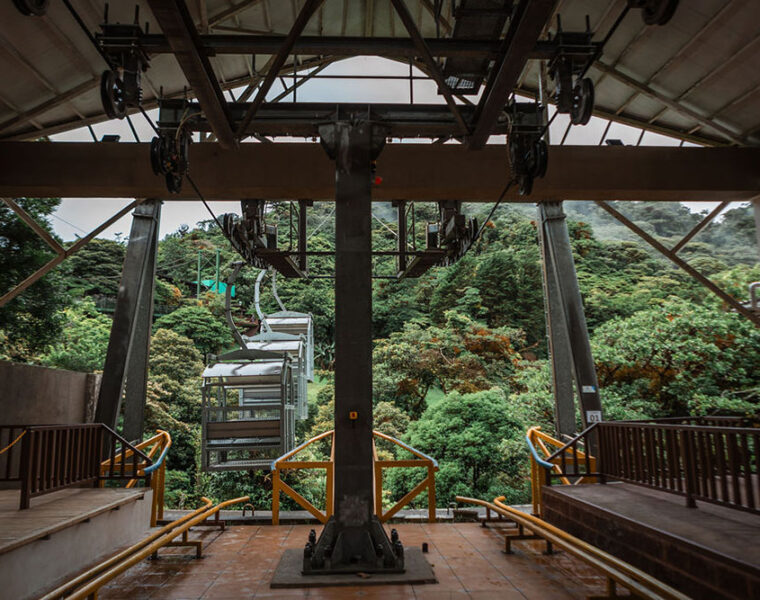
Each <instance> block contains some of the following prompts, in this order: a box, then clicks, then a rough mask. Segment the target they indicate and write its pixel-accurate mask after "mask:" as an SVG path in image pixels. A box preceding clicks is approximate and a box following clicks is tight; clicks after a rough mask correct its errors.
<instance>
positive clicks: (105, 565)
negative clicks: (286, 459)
mask: <svg viewBox="0 0 760 600" xmlns="http://www.w3.org/2000/svg"><path fill="white" fill-rule="evenodd" d="M202 500H203V502H204V503H205V504H204V505H203V506H201V507H200V508H197V509H196V510H194V511H193V512H191V513H189V514H187V515H185V516H183V517H182V518H180V519H177V520H176V521H173V522H172V523H169V524H168V525H165V526H164V527H162V528H161V529H159V530H158V531H156V532H154V533H152V534H151V535H149V536H147V537H146V538H144V539H143V540H140V541H139V542H137V543H136V544H134V545H132V546H130V547H129V548H127V549H125V550H122V551H121V552H119V553H118V554H117V555H115V556H113V557H111V558H109V559H107V560H105V561H103V562H102V563H100V564H98V565H96V566H95V567H93V568H91V569H89V570H88V571H86V572H85V573H82V574H81V575H79V576H78V577H76V578H75V579H73V580H71V581H69V582H67V583H65V584H63V585H62V586H60V587H58V588H56V589H55V590H53V591H52V592H50V593H48V594H46V595H45V596H43V597H42V598H41V599H40V600H54V599H58V598H66V599H67V600H83V599H84V598H92V599H93V600H97V595H98V590H100V588H101V587H103V586H104V585H106V584H107V583H108V582H109V581H111V580H112V579H114V578H115V577H117V576H119V575H121V574H122V573H123V572H124V571H126V570H127V569H129V568H130V567H133V566H134V565H136V564H137V563H138V562H140V561H141V560H143V559H145V558H147V557H148V556H150V555H151V554H156V553H157V552H158V550H159V549H161V548H163V547H164V546H171V545H176V544H175V543H173V540H174V539H175V538H176V537H177V536H179V535H182V536H183V539H185V540H186V538H187V532H188V530H189V529H190V528H191V527H193V526H194V525H198V524H200V523H203V522H204V521H205V520H207V519H208V518H209V517H212V516H213V515H215V514H216V513H217V512H219V511H220V510H222V509H223V508H226V507H227V506H230V505H232V504H237V503H240V502H245V501H247V500H249V497H248V496H242V497H241V498H235V499H234V500H227V501H225V502H222V503H220V504H217V505H216V506H213V503H212V501H211V500H209V499H208V498H203V499H202ZM196 544H197V548H198V552H199V555H200V548H201V546H200V542H193V545H196Z"/></svg>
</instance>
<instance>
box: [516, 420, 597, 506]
mask: <svg viewBox="0 0 760 600" xmlns="http://www.w3.org/2000/svg"><path fill="white" fill-rule="evenodd" d="M525 438H526V441H527V443H528V447H529V448H530V451H531V456H530V493H531V501H532V504H533V514H534V515H537V516H541V514H542V513H541V488H542V487H543V486H544V484H545V483H546V469H552V470H553V471H555V472H556V473H561V472H562V471H561V468H560V463H561V457H559V456H558V457H555V458H553V459H551V460H548V459H549V457H551V456H552V455H553V454H554V453H555V452H556V451H557V450H559V449H561V448H563V447H564V446H566V444H565V442H562V441H560V440H558V439H556V438H553V437H552V436H550V435H548V434H546V433H544V432H543V431H541V427H539V426H536V427H531V428H530V429H528V433H527V434H526V436H525ZM564 452H565V454H567V455H569V456H566V459H567V460H571V459H572V454H573V449H572V448H565V450H564ZM542 454H543V458H542V457H541V455H542ZM577 458H578V461H581V462H582V461H585V460H586V454H585V453H584V452H583V451H582V450H578V451H577ZM544 459H547V460H544ZM588 460H589V467H590V469H591V470H592V471H595V470H596V458H595V457H593V456H589V458H588ZM560 481H561V482H562V483H563V484H565V485H578V484H584V483H597V478H596V477H579V478H577V479H576V480H575V481H570V480H569V479H568V478H567V477H560Z"/></svg>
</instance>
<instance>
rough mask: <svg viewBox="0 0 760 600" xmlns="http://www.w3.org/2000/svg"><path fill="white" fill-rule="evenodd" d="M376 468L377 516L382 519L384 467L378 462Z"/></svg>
mask: <svg viewBox="0 0 760 600" xmlns="http://www.w3.org/2000/svg"><path fill="white" fill-rule="evenodd" d="M373 466H374V467H375V514H376V515H377V518H378V519H380V518H382V516H383V467H382V466H381V465H379V464H378V463H377V462H375V464H374V465H373Z"/></svg>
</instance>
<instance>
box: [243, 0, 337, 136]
mask: <svg viewBox="0 0 760 600" xmlns="http://www.w3.org/2000/svg"><path fill="white" fill-rule="evenodd" d="M322 2H323V0H306V3H305V4H304V5H303V8H301V12H299V13H298V16H297V17H296V20H295V21H294V22H293V26H292V27H291V28H290V31H289V32H288V35H287V36H285V39H284V40H283V42H282V46H280V50H279V51H278V52H277V54H276V55H275V57H274V60H273V61H272V64H271V66H270V67H269V70H268V71H267V75H266V77H265V78H264V81H263V82H262V84H261V87H260V88H259V91H258V93H257V94H256V97H255V98H254V99H253V102H252V103H251V106H250V107H249V108H248V112H246V114H245V117H244V118H243V120H242V121H241V123H240V125H239V126H238V129H237V138H238V139H241V138H242V137H243V134H244V133H245V130H246V128H247V127H248V125H250V123H251V121H252V120H253V117H255V116H256V111H257V110H258V109H259V107H260V106H261V105H262V104H264V100H265V99H266V97H267V94H268V93H269V90H270V89H271V87H272V84H273V83H274V80H275V79H276V78H277V75H278V74H279V72H280V69H282V67H283V65H284V64H285V61H286V60H287V58H288V55H289V54H290V52H291V50H293V46H294V45H295V43H296V40H297V39H298V38H299V37H301V34H302V33H303V30H304V29H305V27H306V24H307V23H308V22H309V19H310V18H311V16H312V15H313V14H314V13H315V12H316V11H317V9H318V8H319V7H320V5H321V4H322ZM293 68H294V69H295V65H294V66H293Z"/></svg>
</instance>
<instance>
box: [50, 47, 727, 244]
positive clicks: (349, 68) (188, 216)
mask: <svg viewBox="0 0 760 600" xmlns="http://www.w3.org/2000/svg"><path fill="white" fill-rule="evenodd" d="M356 73H362V74H365V75H366V74H370V73H371V74H372V75H407V74H408V67H407V66H406V65H402V64H400V63H397V62H393V61H390V60H385V59H381V58H375V57H360V58H351V59H348V60H344V61H340V62H338V63H334V64H332V65H330V66H328V67H327V68H326V69H324V70H323V71H322V72H321V74H333V75H337V74H356ZM415 75H419V76H421V75H422V73H421V72H420V71H417V70H416V69H415ZM286 81H287V83H288V84H289V85H290V84H291V83H292V77H290V78H286ZM282 90H283V87H282V84H281V83H280V81H279V80H277V81H276V83H275V84H274V85H273V86H272V90H271V91H270V93H269V95H268V99H271V98H274V97H275V96H277V95H278V94H279V93H281V92H282ZM240 91H241V90H234V92H233V93H234V94H235V95H236V96H237V94H238V93H240ZM413 91H414V101H415V103H430V104H442V103H443V102H444V101H443V99H442V97H441V96H439V95H438V93H437V91H436V87H435V84H434V83H433V82H431V81H415V82H414V90H413ZM297 99H298V101H299V102H387V103H407V102H408V101H409V83H408V81H393V80H377V81H371V80H366V79H365V80H345V79H313V80H311V81H308V82H306V83H305V84H303V85H302V86H301V87H299V88H298V90H297ZM289 101H290V102H292V101H293V97H292V95H289V96H287V97H285V98H284V99H283V100H281V102H289ZM475 101H477V99H475ZM550 111H552V112H550V115H551V114H553V107H550ZM148 114H149V115H150V117H151V119H153V121H154V122H155V120H156V119H157V117H158V110H157V109H156V110H152V111H149V112H148ZM568 119H569V117H568V116H567V115H558V116H557V118H556V119H555V120H554V122H553V124H552V126H551V129H550V132H549V135H550V139H551V140H553V141H554V142H555V143H558V141H559V140H561V139H562V135H563V133H564V131H565V128H566V127H567V123H568ZM132 122H133V123H134V125H135V129H136V130H137V134H138V136H139V138H140V141H142V142H147V141H149V140H150V139H151V138H152V137H153V136H154V133H153V130H152V129H151V127H150V125H149V124H148V123H147V122H146V121H145V119H144V118H143V117H142V116H141V115H136V116H134V117H132ZM606 125H607V121H605V120H603V119H598V118H596V117H592V119H591V122H590V123H589V124H588V125H587V126H585V127H573V128H572V129H571V130H570V133H569V135H568V136H567V140H566V141H565V143H566V144H576V145H598V144H599V141H600V138H601V136H602V134H603V133H604V129H605V127H606ZM93 130H94V131H95V135H96V136H97V138H98V139H101V138H102V136H103V135H106V134H117V135H120V136H121V141H120V142H119V143H131V142H134V141H135V140H134V137H133V135H132V132H131V130H130V129H129V125H128V124H127V121H126V120H123V121H119V120H112V121H107V122H105V123H100V124H98V125H93ZM639 134H640V130H639V129H635V128H632V127H628V126H627V125H621V124H617V123H613V124H612V125H611V126H610V129H609V131H608V133H607V136H606V139H615V138H617V139H620V140H622V141H623V142H624V143H625V144H635V143H636V141H637V140H638V137H639ZM51 139H52V140H53V141H57V142H91V141H92V136H91V134H90V132H89V131H88V129H87V128H86V127H82V128H79V129H75V130H72V131H69V132H66V133H61V134H57V135H54V136H51ZM493 140H494V141H496V142H501V143H503V142H504V139H503V136H501V139H499V138H493ZM679 144H680V141H679V140H676V139H673V138H668V137H665V136H662V135H658V134H655V133H649V132H648V133H645V134H644V137H643V139H642V142H641V145H644V146H677V145H679ZM687 145H692V144H687ZM190 168H191V172H192V166H191V167H190ZM185 185H187V183H186V182H185ZM201 191H202V190H201ZM130 201H131V199H126V198H124V199H116V198H64V199H63V201H62V202H61V205H60V207H59V208H58V210H57V211H56V213H55V214H54V215H53V219H52V225H53V229H54V230H55V232H56V233H57V234H58V235H60V236H61V237H62V238H63V239H64V240H72V239H74V238H76V237H77V236H82V235H85V234H86V233H88V232H89V231H91V230H92V229H94V228H95V227H97V226H98V225H100V223H102V222H104V221H106V220H107V219H108V218H109V217H110V216H112V215H113V214H114V213H115V212H117V211H118V210H119V209H120V208H122V207H124V206H126V205H127V204H128V203H129V202H130ZM210 204H211V207H212V208H213V210H214V212H215V213H216V214H221V213H225V212H239V208H240V204H239V203H238V202H218V201H217V202H211V203H210ZM685 204H686V205H687V206H689V207H690V208H692V210H706V209H708V210H709V209H712V207H713V206H715V205H717V202H716V203H705V202H701V203H689V202H686V203H685ZM208 218H209V214H208V212H207V211H206V209H205V208H204V206H203V205H202V204H201V203H200V202H180V201H171V202H165V203H164V206H163V209H162V212H161V231H160V235H161V237H163V236H165V235H166V234H167V233H171V232H173V231H176V230H177V229H178V228H179V227H180V226H181V225H188V226H190V227H193V226H194V225H195V224H196V223H197V222H198V221H202V220H206V219H208ZM130 224H131V216H130V215H129V214H128V215H127V216H125V217H123V218H122V219H120V220H119V221H117V222H116V223H115V224H114V225H113V226H111V227H109V228H108V229H106V230H105V231H104V232H103V233H102V234H101V235H100V236H99V237H107V238H113V237H115V236H117V235H118V234H122V235H124V236H128V235H129V229H130Z"/></svg>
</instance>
